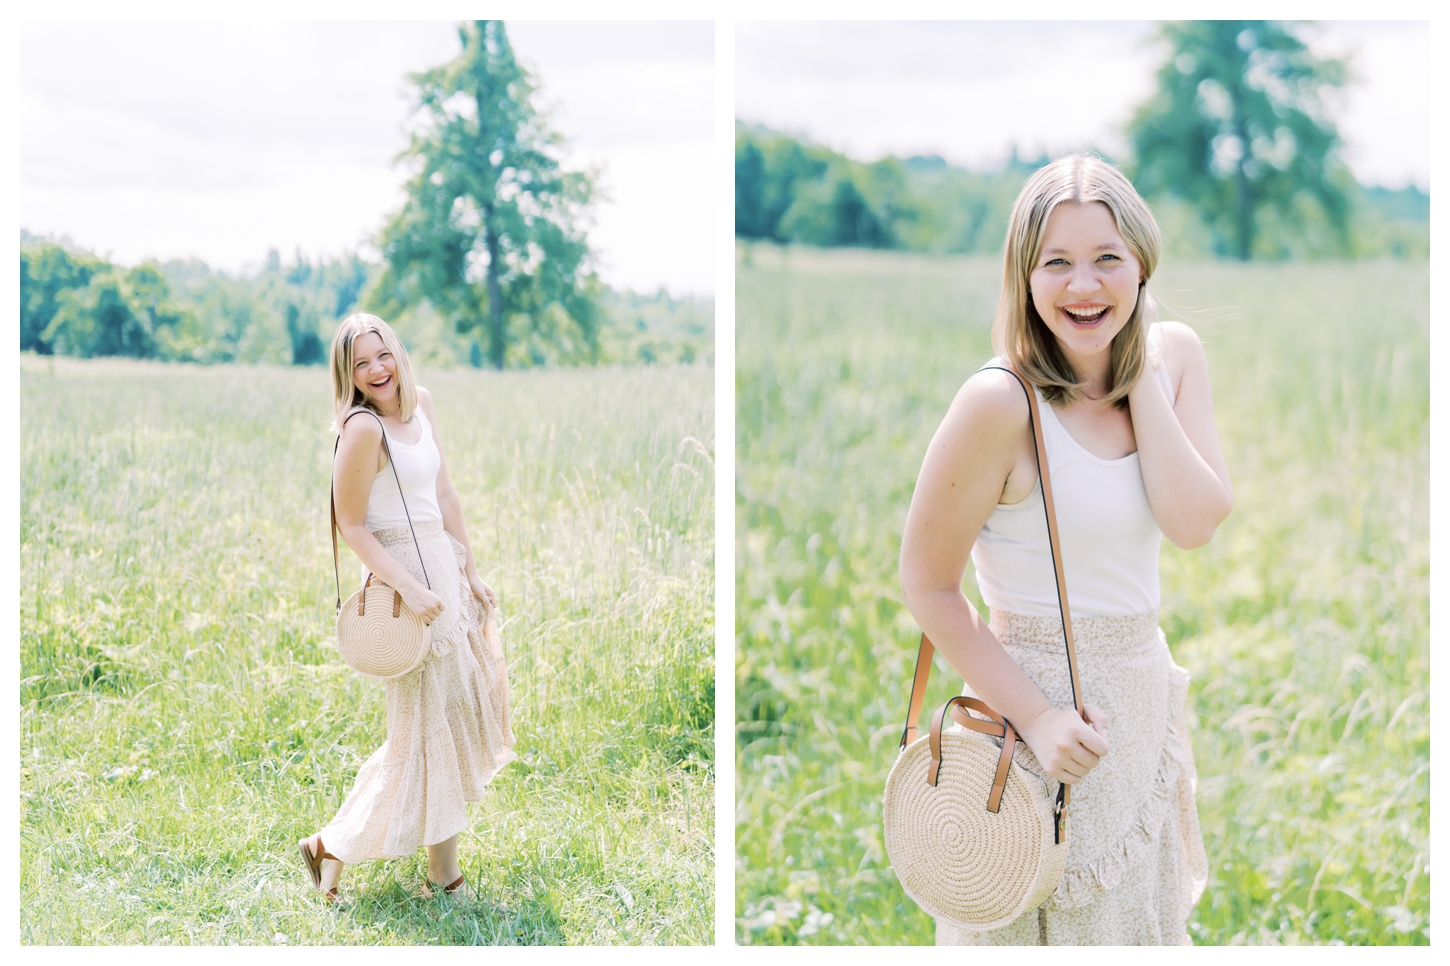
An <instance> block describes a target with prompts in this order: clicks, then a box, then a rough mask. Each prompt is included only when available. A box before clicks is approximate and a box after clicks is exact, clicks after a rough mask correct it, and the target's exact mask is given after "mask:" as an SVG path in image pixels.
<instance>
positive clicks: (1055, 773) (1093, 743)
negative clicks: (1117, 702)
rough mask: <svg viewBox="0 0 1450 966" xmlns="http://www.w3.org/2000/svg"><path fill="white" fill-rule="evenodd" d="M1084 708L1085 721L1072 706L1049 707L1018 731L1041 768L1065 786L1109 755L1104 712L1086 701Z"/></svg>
mask: <svg viewBox="0 0 1450 966" xmlns="http://www.w3.org/2000/svg"><path fill="white" fill-rule="evenodd" d="M1083 711H1084V713H1086V714H1087V718H1088V721H1086V722H1085V721H1083V720H1082V718H1079V717H1078V716H1077V712H1075V711H1073V710H1071V709H1064V708H1048V709H1047V710H1046V711H1043V712H1042V713H1041V714H1039V715H1038V716H1037V717H1036V718H1035V719H1034V720H1033V721H1032V723H1031V724H1030V725H1028V726H1027V727H1025V728H1021V729H1019V730H1018V734H1020V735H1021V736H1022V740H1023V741H1025V742H1027V747H1028V748H1031V749H1032V753H1033V754H1034V755H1036V756H1037V760H1038V762H1040V763H1041V765H1042V767H1043V769H1044V770H1045V771H1046V772H1047V773H1048V774H1049V775H1051V776H1052V777H1053V778H1055V779H1057V780H1058V781H1060V782H1065V783H1066V784H1068V785H1075V784H1077V783H1078V782H1080V781H1082V779H1083V778H1084V777H1086V775H1087V773H1088V772H1090V771H1092V770H1093V769H1094V768H1096V767H1097V764H1098V762H1100V761H1101V760H1102V759H1103V758H1105V757H1106V756H1107V754H1108V739H1107V715H1105V714H1103V712H1102V710H1101V709H1099V708H1098V707H1096V706H1094V705H1091V704H1087V703H1084V704H1083ZM1088 722H1091V725H1089V724H1088Z"/></svg>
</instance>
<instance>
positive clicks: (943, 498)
mask: <svg viewBox="0 0 1450 966" xmlns="http://www.w3.org/2000/svg"><path fill="white" fill-rule="evenodd" d="M1030 439H1031V436H1030V433H1029V422H1028V407H1027V400H1026V398H1025V397H1024V396H1023V394H1022V389H1021V387H1020V386H1019V385H1018V384H1017V381H1016V380H1015V379H1013V378H1012V377H1011V376H1010V375H1008V374H1006V373H1004V372H992V371H986V372H982V373H978V374H977V375H975V376H973V377H972V378H971V379H969V380H967V383H966V385H964V386H963V387H962V389H961V391H960V392H958V393H957V396H956V399H954V400H953V401H952V405H951V409H950V410H948V412H947V415H946V418H945V419H944V420H943V421H942V424H941V426H940V428H938V429H937V431H936V435H935V436H933V437H932V441H931V446H930V447H929V448H928V450H927V454H926V459H925V460H924V461H923V462H922V466H921V474H920V475H919V476H918V477H917V481H916V491H915V493H914V494H913V495H912V498H911V509H910V510H909V511H908V512H907V516H906V528H905V531H904V533H903V534H902V540H901V589H902V591H903V593H904V594H905V596H906V604H907V607H909V608H910V609H911V613H912V616H913V617H915V618H916V621H917V623H918V624H919V625H921V629H922V630H923V631H924V632H925V633H926V635H927V636H928V637H929V638H931V640H932V643H933V644H935V645H936V648H937V650H939V651H941V653H942V656H943V657H945V658H946V660H947V663H948V664H950V665H951V666H952V668H953V669H955V670H956V672H957V673H958V674H960V675H961V676H962V678H963V680H965V681H966V682H967V683H968V684H969V685H970V686H971V688H972V690H973V691H975V692H976V693H977V694H978V695H980V696H981V698H982V699H983V700H984V701H986V702H987V704H989V705H991V707H992V708H993V709H995V710H996V711H997V712H998V713H999V714H1001V715H1002V716H1003V717H1005V718H1006V719H1007V720H1008V721H1010V722H1012V726H1013V727H1014V728H1015V729H1016V730H1017V732H1018V734H1020V735H1021V736H1022V739H1023V740H1024V741H1026V742H1027V745H1028V747H1029V748H1031V749H1032V751H1033V753H1034V754H1035V755H1036V756H1037V758H1038V760H1039V761H1040V762H1041V763H1042V765H1043V767H1044V768H1045V769H1046V770H1047V772H1048V773H1049V774H1050V775H1052V776H1053V777H1054V778H1056V779H1058V780H1059V781H1065V782H1068V783H1073V782H1076V781H1077V780H1078V779H1080V778H1082V777H1083V776H1084V775H1086V774H1087V773H1088V772H1089V771H1090V770H1091V769H1092V768H1093V767H1094V766H1095V765H1097V763H1098V760H1099V759H1100V758H1101V757H1102V756H1103V755H1106V754H1107V752H1108V744H1107V741H1106V740H1104V738H1103V736H1102V734H1101V733H1100V732H1101V730H1102V728H1101V725H1102V724H1103V721H1102V718H1101V715H1100V713H1099V712H1098V710H1097V709H1096V708H1093V707H1091V706H1088V708H1087V711H1088V716H1089V718H1090V719H1091V720H1092V721H1093V725H1094V727H1089V726H1088V725H1086V724H1084V723H1083V721H1082V719H1081V718H1079V717H1078V716H1077V714H1076V712H1074V711H1073V710H1072V709H1071V708H1066V709H1064V708H1054V707H1053V705H1052V704H1051V702H1049V701H1048V700H1047V697H1046V696H1045V695H1044V694H1043V693H1042V691H1041V690H1040V689H1039V688H1038V687H1037V685H1036V684H1034V683H1033V682H1032V679H1031V678H1029V677H1028V676H1027V674H1026V673H1025V672H1024V671H1023V670H1022V669H1021V668H1020V667H1018V666H1017V662H1015V661H1013V660H1012V658H1011V656H1010V655H1008V654H1007V652H1006V650H1004V649H1003V647H1002V645H1001V644H1000V643H999V642H998V641H997V638H996V636H995V635H993V634H992V632H991V630H990V629H989V628H988V627H987V625H986V624H984V623H983V622H982V619H981V616H980V615H979V614H978V613H977V612H976V610H975V609H974V608H973V607H972V605H971V603H970V602H969V601H968V600H967V598H966V595H965V594H963V593H962V577H963V576H964V575H965V573H966V568H967V560H968V558H969V557H970V555H971V549H972V545H973V544H974V543H975V542H976V540H977V534H978V533H980V532H981V529H982V527H983V525H984V524H986V522H987V518H988V517H990V516H991V515H992V511H993V510H994V509H995V508H996V506H997V503H998V502H999V501H1000V500H1001V498H1002V492H1003V487H1004V486H1006V485H1007V482H1008V478H1009V476H1010V475H1011V474H1012V472H1013V469H1014V467H1015V466H1016V465H1017V464H1018V463H1019V462H1020V460H1019V457H1020V456H1021V455H1022V454H1023V447H1024V442H1025V441H1028V440H1030ZM1026 445H1029V446H1030V443H1026ZM1028 452H1030V450H1029V451H1028ZM1029 458H1030V457H1029ZM1034 478H1035V474H1034ZM1094 728H1097V731H1094Z"/></svg>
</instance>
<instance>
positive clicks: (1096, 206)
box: [888, 155, 1232, 945]
mask: <svg viewBox="0 0 1450 966" xmlns="http://www.w3.org/2000/svg"><path fill="white" fill-rule="evenodd" d="M1159 245H1160V242H1159V233H1158V229H1157V225H1156V224H1155V223H1154V221H1153V216H1152V214H1151V212H1150V211H1149V209H1148V207H1147V205H1146V204H1144V203H1143V201H1142V199H1141V198H1139V197H1138V194H1137V192H1135V191H1134V190H1133V187H1132V185H1131V184H1129V182H1128V181H1127V179H1126V178H1124V177H1123V175H1122V174H1121V173H1119V172H1118V171H1117V169H1115V168H1113V167H1112V166H1111V165H1108V164H1107V163H1105V162H1103V161H1101V160H1100V159H1097V158H1095V157H1091V156H1085V155H1075V156H1072V157H1067V158H1062V159H1060V160H1058V161H1056V162H1054V163H1052V164H1050V165H1047V166H1046V167H1044V168H1042V169H1041V170H1039V171H1038V172H1037V173H1036V174H1034V175H1033V176H1032V177H1031V178H1030V179H1028V181H1027V183H1026V185H1024V186H1023V188H1022V192H1021V194H1020V195H1019V196H1018V199H1017V203H1016V205H1015V206H1014V208H1013V212H1012V218H1011V223H1010V226H1009V228H1008V236H1007V246H1006V258H1005V264H1004V269H1003V286H1002V296H1001V301H1000V304H999V306H998V311H997V318H996V322H995V325H994V329H993V336H994V342H995V344H996V348H997V350H998V353H999V356H998V358H997V359H996V360H994V361H993V362H992V363H989V365H988V367H987V368H984V369H983V370H982V371H981V372H979V373H977V374H976V375H974V376H973V377H972V378H970V379H968V380H967V382H966V384H965V385H964V386H963V387H962V389H961V391H960V392H959V393H958V394H957V397H956V399H955V401H954V402H953V403H952V405H951V408H950V410H949V411H948V412H947V415H946V418H945V419H944V420H943V421H942V424H941V427H940V428H939V429H938V430H937V432H936V435H935V437H934V438H933V439H932V441H931V445H930V447H929V448H928V451H927V454H926V458H925V460H924V461H923V463H922V467H921V473H920V476H919V477H918V479H917V486H916V491H915V493H914V495H913V497H912V501H911V508H910V511H909V512H908V515H907V520H906V528H905V532H904V533H903V536H902V544H901V586H902V590H903V591H904V593H905V597H906V603H907V605H908V607H909V608H910V610H911V613H912V616H913V617H915V618H916V620H917V622H918V623H919V624H920V626H921V628H922V630H923V631H924V632H925V635H926V637H927V638H929V639H930V640H931V641H932V642H934V643H935V645H936V647H937V648H938V649H939V650H940V651H941V652H942V655H943V656H944V657H945V658H946V660H947V662H948V663H949V664H950V665H951V666H952V668H953V669H954V670H956V671H957V672H958V673H959V674H961V676H962V678H963V680H964V681H965V682H966V685H967V690H966V693H967V694H968V695H969V696H971V697H973V698H977V699H980V701H984V702H986V705H989V706H990V707H991V708H993V709H995V712H996V713H997V714H998V715H1000V717H1001V719H1003V720H1005V721H1007V722H1011V725H1010V727H1012V728H1015V730H1016V732H1017V734H1019V735H1020V736H1021V738H1022V740H1023V742H1024V743H1025V744H1026V748H1025V749H1021V748H1020V746H1019V751H1018V753H1017V755H1016V763H1017V765H1019V766H1020V767H1021V768H1022V769H1024V770H1025V772H1027V773H1030V774H1031V775H1034V776H1036V778H1037V779H1038V780H1040V781H1041V783H1042V785H1043V786H1044V787H1045V788H1047V789H1048V790H1049V793H1050V794H1053V795H1058V794H1059V793H1060V792H1061V793H1062V794H1061V796H1060V797H1059V799H1058V801H1059V803H1060V804H1061V805H1062V806H1063V807H1066V805H1067V797H1066V795H1065V789H1062V788H1061V785H1067V786H1071V788H1072V792H1073V794H1072V796H1071V801H1072V806H1071V811H1072V819H1071V822H1070V826H1071V835H1070V836H1069V837H1068V839H1067V840H1068V852H1067V856H1066V864H1065V867H1064V868H1063V870H1062V873H1061V879H1060V880H1059V881H1058V883H1057V885H1056V888H1055V890H1054V891H1052V892H1051V895H1050V896H1049V897H1048V898H1047V899H1046V901H1045V902H1043V903H1042V904H1041V905H1039V906H1037V907H1036V908H1035V909H1031V910H1029V911H1028V912H1026V913H1024V914H1022V915H1020V916H1019V917H1018V918H1017V919H1016V920H1015V921H1012V922H1009V923H1007V924H1006V925H1001V924H1000V920H996V921H994V922H993V924H992V925H993V928H990V929H983V928H982V925H980V924H977V923H973V922H962V921H953V920H951V919H949V918H946V917H938V919H937V942H938V943H939V944H970V945H998V944H1012V945H1020V944H1050V945H1060V944H1074V945H1079V944H1115V945H1121V944H1131V945H1139V944H1154V945H1156V944H1176V943H1184V942H1187V941H1188V936H1187V931H1186V922H1187V918H1188V914H1189V912H1190V910H1191V909H1192V908H1193V905H1194V903H1195V902H1197V900H1198V897H1199V895H1200V894H1201V893H1202V891H1203V886H1204V882H1205V879H1206V876H1207V868H1206V865H1207V860H1206V857H1205V854H1204V849H1203V841H1202V837H1201V835H1200V833H1199V828H1198V816H1197V811H1196V808H1195V805H1194V797H1193V796H1194V785H1195V782H1196V775H1195V773H1194V768H1193V753H1192V750H1191V748H1190V746H1189V743H1188V732H1187V727H1186V723H1185V719H1184V711H1183V707H1184V699H1185V697H1186V695H1187V689H1188V675H1187V672H1185V671H1183V669H1181V668H1179V667H1178V666H1177V665H1175V664H1174V662H1173V659H1172V657H1171V656H1170V655H1169V653H1168V647H1167V644H1166V643H1165V640H1164V638H1163V635H1162V632H1161V631H1160V630H1159V629H1158V605H1159V585H1158V550H1159V546H1160V543H1161V539H1162V535H1164V534H1167V535H1168V537H1169V539H1171V540H1172V541H1173V542H1174V543H1175V544H1177V545H1179V546H1181V547H1193V546H1199V545H1201V544H1203V543H1206V542H1207V541H1208V539H1209V538H1210V537H1211V536H1212V535H1213V532H1214V530H1215V529H1216V528H1217V526H1218V525H1219V524H1220V523H1221V522H1222V521H1223V520H1224V518H1225V517H1226V516H1227V515H1228V512H1229V509H1230V507H1231V506H1232V490H1231V489H1230V487H1229V481H1228V470H1227V468H1226V467H1225V465H1224V461H1223V456H1222V454H1221V452H1220V449H1219V444H1218V437H1217V433H1216V431H1215V429H1214V425H1213V411H1212V405H1211V399H1210V395H1209V386H1208V370H1207V365H1206V363H1205V361H1204V354H1203V349H1202V346H1201V345H1200V344H1199V342H1198V339H1197V338H1196V336H1194V334H1193V332H1192V330H1190V329H1188V328H1187V327H1184V326H1178V325H1169V324H1156V325H1150V322H1151V316H1152V310H1153V305H1152V302H1151V300H1150V298H1149V295H1148V290H1147V283H1148V280H1149V278H1150V277H1151V276H1152V274H1153V270H1154V269H1155V268H1156V266H1157V262H1158V250H1159ZM1004 368H1010V369H1011V370H1013V371H1015V373H1016V374H1017V375H1018V376H1020V377H1021V379H1022V380H1023V382H1022V383H1021V384H1020V385H1019V382H1018V380H1017V379H1014V378H1013V376H1011V375H1009V374H1008V373H1007V372H1003V371H1001V370H1002V369H1004ZM1028 386H1031V387H1032V388H1031V390H1030V391H1031V392H1033V393H1035V394H1036V396H1037V398H1036V399H1035V400H1029V398H1027V397H1026V396H1025V392H1024V390H1026V388H1027V387H1028ZM1039 409H1040V412H1041V424H1040V425H1038V426H1035V427H1034V426H1033V425H1032V422H1031V421H1029V420H1030V419H1031V420H1032V421H1035V420H1036V415H1035V414H1036V413H1037V412H1038V411H1039ZM1029 413H1032V414H1033V415H1032V416H1031V417H1029ZM1034 436H1036V437H1037V439H1036V441H1035V440H1034ZM1042 454H1045V459H1042V458H1041V456H1042ZM1039 468H1040V472H1041V473H1045V474H1047V477H1046V478H1045V479H1044V478H1041V477H1040V474H1039ZM1054 494H1055V497H1054ZM1054 503H1055V505H1056V520H1057V521H1058V522H1056V523H1049V524H1048V526H1047V527H1044V523H1043V519H1044V510H1045V509H1046V510H1047V511H1049V514H1050V513H1051V509H1052V507H1053V505H1054ZM1049 528H1051V529H1053V537H1052V539H1051V541H1049V537H1048V530H1049ZM969 557H970V559H971V561H972V563H973V564H974V565H975V567H976V573H977V580H978V584H979V586H980V589H981V593H982V599H983V601H984V602H985V603H986V604H987V606H988V607H989V608H990V609H991V619H990V624H989V623H987V622H984V621H983V620H982V618H981V616H980V615H979V614H978V613H977V611H976V610H975V609H974V608H973V607H972V605H971V604H970V603H969V602H968V600H967V598H966V596H965V595H964V594H963V592H962V589H961V587H962V578H963V576H964V574H965V572H966V566H967V561H968V558H969ZM1054 571H1056V573H1057V575H1058V576H1057V580H1056V581H1054ZM1064 586H1065V588H1066V592H1065V595H1064V594H1063V592H1062V588H1063V587H1064ZM1074 636H1075V637H1076V642H1077V656H1076V657H1074V656H1073V651H1072V650H1071V649H1070V648H1069V649H1068V650H1067V651H1066V652H1065V651H1064V646H1063V645H1064V642H1065V641H1069V642H1070V641H1071V640H1072V639H1073V637H1074ZM925 647H926V645H925V644H923V650H924V652H925V653H928V654H929V652H926V651H925ZM924 685H925V679H924V678H921V679H920V680H919V687H924ZM1084 694H1085V695H1087V696H1088V697H1089V698H1090V699H1091V702H1092V703H1086V702H1082V696H1083V695H1084ZM916 700H919V699H914V702H913V707H915V706H916V703H915V702H916ZM954 700H955V699H954ZM979 703H980V702H979ZM1075 703H1077V704H1078V705H1079V706H1080V707H1081V708H1082V715H1081V717H1079V715H1078V714H1077V713H1076V712H1075V711H1074V710H1073V705H1074V704H1075ZM939 717H940V716H939ZM907 724H908V728H909V729H910V728H914V726H915V722H914V721H908V723H907ZM933 727H934V728H936V727H938V726H933ZM956 730H957V731H961V728H960V726H957V727H956ZM908 733H910V732H908ZM934 747H935V746H934ZM994 754H995V752H994ZM1006 754H1008V755H1009V756H1010V746H1009V751H1008V752H1006ZM903 760H905V759H903ZM893 774H894V773H893ZM1000 774H1001V772H1000V770H999V775H1000ZM981 791H982V794H983V796H984V797H985V795H986V788H985V787H984V788H983V789H982V790H981ZM889 798H890V792H888V800H889ZM943 807H945V806H943ZM944 814H945V813H944ZM944 821H954V819H952V818H951V816H950V815H947V817H946V818H945V819H944ZM1057 841H1060V839H1059V840H1057ZM969 851H970V850H969ZM994 858H996V859H1000V858H1001V857H1000V856H997V857H994V856H993V855H991V854H989V853H988V852H982V851H978V852H973V853H972V856H971V859H970V861H971V862H973V863H976V864H981V863H986V862H992V861H993V860H994ZM1039 895H1040V893H1039Z"/></svg>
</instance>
